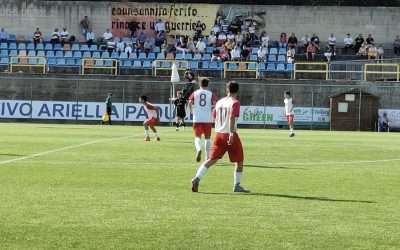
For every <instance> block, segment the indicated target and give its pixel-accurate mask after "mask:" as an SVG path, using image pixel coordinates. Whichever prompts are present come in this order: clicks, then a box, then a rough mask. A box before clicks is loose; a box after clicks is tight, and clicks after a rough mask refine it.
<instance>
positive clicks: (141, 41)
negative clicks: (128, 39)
mask: <svg viewBox="0 0 400 250" xmlns="http://www.w3.org/2000/svg"><path fill="white" fill-rule="evenodd" d="M146 40H147V38H146V34H144V32H143V31H142V32H140V35H139V37H138V39H137V42H139V43H140V44H141V45H142V46H143V44H144V42H145V41H146Z"/></svg>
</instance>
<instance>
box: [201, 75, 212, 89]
mask: <svg viewBox="0 0 400 250" xmlns="http://www.w3.org/2000/svg"><path fill="white" fill-rule="evenodd" d="M209 83H210V80H209V79H208V78H207V77H203V78H201V79H200V82H199V84H200V87H202V88H207V87H208V84H209Z"/></svg>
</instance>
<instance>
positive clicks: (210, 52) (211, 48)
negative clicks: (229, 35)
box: [206, 47, 214, 54]
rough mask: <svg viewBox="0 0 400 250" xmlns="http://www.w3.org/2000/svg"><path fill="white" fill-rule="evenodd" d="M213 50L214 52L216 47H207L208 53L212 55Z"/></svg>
mask: <svg viewBox="0 0 400 250" xmlns="http://www.w3.org/2000/svg"><path fill="white" fill-rule="evenodd" d="M213 50H214V47H207V48H206V53H209V54H212V52H213Z"/></svg>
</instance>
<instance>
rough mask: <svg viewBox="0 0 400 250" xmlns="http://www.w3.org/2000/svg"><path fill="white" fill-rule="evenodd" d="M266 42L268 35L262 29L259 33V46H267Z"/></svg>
mask: <svg viewBox="0 0 400 250" xmlns="http://www.w3.org/2000/svg"><path fill="white" fill-rule="evenodd" d="M268 43H269V36H268V35H267V32H265V31H263V32H262V33H261V46H263V47H268Z"/></svg>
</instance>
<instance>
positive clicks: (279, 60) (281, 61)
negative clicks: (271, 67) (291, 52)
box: [278, 55, 286, 63]
mask: <svg viewBox="0 0 400 250" xmlns="http://www.w3.org/2000/svg"><path fill="white" fill-rule="evenodd" d="M278 62H280V63H285V62H286V55H279V56H278Z"/></svg>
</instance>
